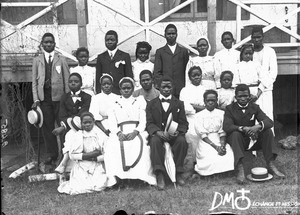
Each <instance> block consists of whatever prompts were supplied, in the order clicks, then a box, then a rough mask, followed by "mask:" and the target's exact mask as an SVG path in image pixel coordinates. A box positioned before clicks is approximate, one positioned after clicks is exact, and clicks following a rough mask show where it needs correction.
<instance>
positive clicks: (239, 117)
mask: <svg viewBox="0 0 300 215" xmlns="http://www.w3.org/2000/svg"><path fill="white" fill-rule="evenodd" d="M235 98H236V100H237V102H234V103H232V104H230V105H228V106H227V107H226V109H225V115H224V124H223V129H224V131H225V132H226V133H227V141H228V143H229V144H230V145H231V147H232V150H233V154H234V164H235V167H236V168H237V182H238V183H244V182H245V174H244V167H243V161H242V160H243V158H244V153H245V150H251V151H253V150H259V149H262V152H263V155H264V158H265V160H266V163H267V166H268V169H269V171H270V172H271V173H272V174H274V175H276V176H278V177H285V175H284V174H283V173H281V172H280V171H279V170H278V169H277V168H276V166H275V164H274V160H275V158H276V157H277V154H276V153H275V145H274V136H273V132H272V130H271V128H272V127H273V121H272V120H271V119H270V118H269V117H267V115H266V114H265V113H264V112H263V111H262V110H261V109H260V108H259V106H258V105H257V104H254V103H253V102H250V90H249V87H248V86H247V85H245V84H240V85H238V86H237V87H236V90H235ZM255 121H257V122H258V124H255ZM255 141H256V142H255ZM250 142H252V143H254V145H253V146H251V145H249V144H250Z"/></svg>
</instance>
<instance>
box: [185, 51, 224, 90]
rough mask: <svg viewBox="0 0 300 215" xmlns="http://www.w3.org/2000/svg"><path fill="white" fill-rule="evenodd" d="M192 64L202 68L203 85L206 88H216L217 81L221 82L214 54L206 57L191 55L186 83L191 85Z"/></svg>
mask: <svg viewBox="0 0 300 215" xmlns="http://www.w3.org/2000/svg"><path fill="white" fill-rule="evenodd" d="M192 66H199V67H200V68H201V70H202V82H201V85H202V86H204V87H205V88H206V89H216V82H220V77H217V76H216V74H215V69H214V61H213V57H212V56H205V57H200V56H196V57H190V59H189V61H188V63H187V65H186V70H185V80H186V85H185V86H187V85H190V84H191V81H190V79H189V75H188V72H189V69H190V68H191V67H192Z"/></svg>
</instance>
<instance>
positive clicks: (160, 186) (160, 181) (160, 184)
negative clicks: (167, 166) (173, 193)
mask: <svg viewBox="0 0 300 215" xmlns="http://www.w3.org/2000/svg"><path fill="white" fill-rule="evenodd" d="M156 181H157V189H158V190H164V189H165V186H166V185H165V180H164V175H163V173H162V172H158V173H157V175H156Z"/></svg>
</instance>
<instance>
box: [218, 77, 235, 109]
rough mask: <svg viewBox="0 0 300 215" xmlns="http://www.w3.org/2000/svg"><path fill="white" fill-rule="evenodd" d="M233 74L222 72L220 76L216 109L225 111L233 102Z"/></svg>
mask: <svg viewBox="0 0 300 215" xmlns="http://www.w3.org/2000/svg"><path fill="white" fill-rule="evenodd" d="M232 80H233V73H232V72H231V71H223V72H222V73H221V76H220V83H221V88H220V89H218V94H219V101H218V108H219V109H221V110H225V108H226V106H227V105H230V104H231V103H232V102H233V101H234V88H233V87H232Z"/></svg>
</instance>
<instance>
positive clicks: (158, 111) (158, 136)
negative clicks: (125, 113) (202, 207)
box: [146, 77, 188, 190]
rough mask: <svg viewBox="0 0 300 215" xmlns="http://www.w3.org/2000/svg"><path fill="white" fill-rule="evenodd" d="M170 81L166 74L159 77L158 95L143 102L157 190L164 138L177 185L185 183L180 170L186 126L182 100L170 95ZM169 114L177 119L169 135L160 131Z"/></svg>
mask: <svg viewBox="0 0 300 215" xmlns="http://www.w3.org/2000/svg"><path fill="white" fill-rule="evenodd" d="M172 89H173V82H172V79H171V78H169V77H163V78H162V81H161V83H160V94H161V95H160V96H159V97H157V98H155V99H153V100H151V101H150V102H149V103H148V104H147V108H146V117H147V125H146V130H147V131H148V133H149V145H150V149H151V154H150V158H151V163H152V167H153V171H154V173H155V175H156V180H157V187H158V189H159V190H163V189H164V188H165V181H164V175H165V173H166V167H165V165H164V160H165V147H164V142H168V143H169V144H170V146H171V148H172V152H173V155H174V163H175V167H176V181H177V183H178V184H179V185H181V186H183V185H184V184H185V182H184V180H183V178H182V173H183V172H184V168H183V161H184V158H185V156H186V153H187V148H188V145H187V142H186V139H185V133H186V132H187V130H188V122H187V119H186V115H185V111H184V105H183V102H182V101H180V100H178V99H177V98H176V97H175V96H172ZM170 114H172V116H173V121H175V122H176V123H178V126H177V129H176V131H175V133H174V135H173V136H170V135H169V134H168V133H166V132H164V131H165V128H166V126H167V119H168V116H169V115H170Z"/></svg>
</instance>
